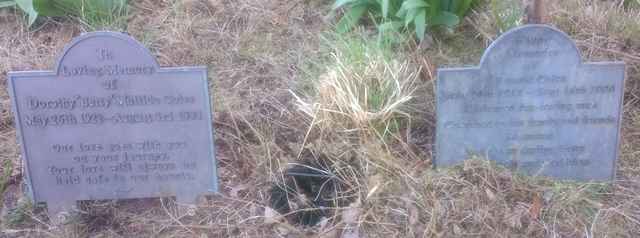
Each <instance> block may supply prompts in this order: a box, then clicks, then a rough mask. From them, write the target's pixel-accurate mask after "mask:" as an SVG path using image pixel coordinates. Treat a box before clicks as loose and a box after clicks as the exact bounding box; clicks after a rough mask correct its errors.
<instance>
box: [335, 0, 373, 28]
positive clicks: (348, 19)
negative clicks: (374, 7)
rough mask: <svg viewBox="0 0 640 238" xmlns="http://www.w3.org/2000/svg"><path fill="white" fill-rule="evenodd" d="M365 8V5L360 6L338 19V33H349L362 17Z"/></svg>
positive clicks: (354, 7)
mask: <svg viewBox="0 0 640 238" xmlns="http://www.w3.org/2000/svg"><path fill="white" fill-rule="evenodd" d="M367 8H368V5H367V4H360V5H356V6H353V7H352V8H351V9H349V11H348V12H347V13H345V14H344V16H342V19H340V21H339V22H338V25H337V26H336V28H337V31H338V33H346V32H348V31H350V30H351V28H353V27H354V26H355V25H356V23H358V21H359V20H360V18H361V17H362V15H364V13H365V11H366V10H367Z"/></svg>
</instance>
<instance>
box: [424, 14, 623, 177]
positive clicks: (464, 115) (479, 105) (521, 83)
mask: <svg viewBox="0 0 640 238" xmlns="http://www.w3.org/2000/svg"><path fill="white" fill-rule="evenodd" d="M578 56H579V54H578V52H577V51H576V47H575V45H574V44H573V42H571V41H570V40H569V39H568V38H567V37H566V35H564V34H563V33H561V32H559V31H557V30H556V29H553V28H551V27H548V26H540V25H533V26H525V27H522V28H518V29H515V30H513V31H511V32H509V33H506V34H505V35H504V36H502V37H501V38H500V39H498V40H497V41H496V42H495V43H494V44H492V46H491V47H490V48H489V50H488V51H487V52H485V56H484V57H483V62H481V67H480V68H469V69H451V70H447V69H441V70H440V71H439V72H438V88H437V104H438V115H437V116H438V123H437V124H438V128H437V135H436V140H437V151H436V156H437V158H436V165H442V166H446V165H452V164H454V163H456V162H459V161H461V160H463V159H465V158H466V157H467V156H468V155H469V154H473V155H481V156H485V157H487V158H488V159H491V160H495V161H496V162H497V163H499V164H503V165H505V166H507V167H510V168H512V167H514V166H515V167H517V168H518V169H519V170H522V171H524V172H526V173H529V174H542V175H547V176H552V177H557V178H566V179H578V180H590V179H593V180H607V179H611V178H612V176H613V171H614V168H615V163H614V161H615V159H616V156H617V150H618V133H619V132H618V130H619V124H620V120H621V118H620V117H621V116H620V115H621V110H620V105H621V98H622V97H621V95H622V93H623V91H624V85H623V82H624V65H623V64H621V63H609V64H605V63H599V64H584V63H581V62H580V61H579V57H578Z"/></svg>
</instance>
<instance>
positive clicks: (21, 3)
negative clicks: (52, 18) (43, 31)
mask: <svg viewBox="0 0 640 238" xmlns="http://www.w3.org/2000/svg"><path fill="white" fill-rule="evenodd" d="M16 4H18V7H20V9H22V11H24V12H25V13H26V14H27V16H28V18H29V20H28V25H29V26H31V25H33V23H34V22H36V18H38V12H36V10H35V9H34V8H33V2H32V0H16Z"/></svg>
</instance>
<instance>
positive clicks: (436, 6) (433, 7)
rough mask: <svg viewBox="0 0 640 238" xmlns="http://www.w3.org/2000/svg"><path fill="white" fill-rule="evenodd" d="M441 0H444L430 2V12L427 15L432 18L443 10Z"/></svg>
mask: <svg viewBox="0 0 640 238" xmlns="http://www.w3.org/2000/svg"><path fill="white" fill-rule="evenodd" d="M441 1H442V0H431V2H429V12H428V14H427V16H429V17H430V18H432V17H433V16H437V15H438V14H440V12H442V9H441V8H440V3H441Z"/></svg>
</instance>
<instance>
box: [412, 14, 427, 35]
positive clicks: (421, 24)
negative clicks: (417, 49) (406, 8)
mask: <svg viewBox="0 0 640 238" xmlns="http://www.w3.org/2000/svg"><path fill="white" fill-rule="evenodd" d="M414 25H415V27H416V36H417V37H418V39H419V40H420V41H421V42H422V40H424V33H425V32H426V30H427V12H426V11H420V13H418V15H416V18H415V21H414Z"/></svg>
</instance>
